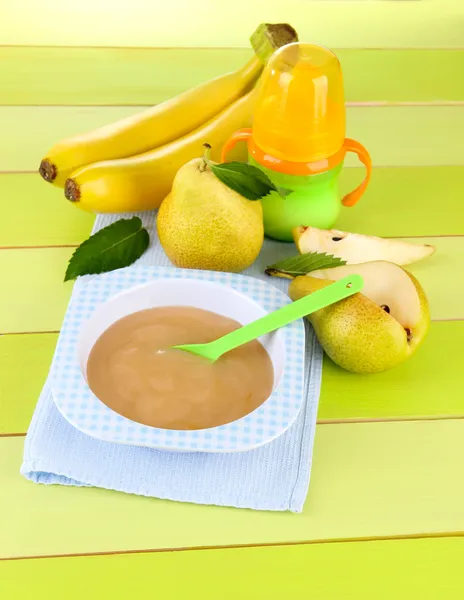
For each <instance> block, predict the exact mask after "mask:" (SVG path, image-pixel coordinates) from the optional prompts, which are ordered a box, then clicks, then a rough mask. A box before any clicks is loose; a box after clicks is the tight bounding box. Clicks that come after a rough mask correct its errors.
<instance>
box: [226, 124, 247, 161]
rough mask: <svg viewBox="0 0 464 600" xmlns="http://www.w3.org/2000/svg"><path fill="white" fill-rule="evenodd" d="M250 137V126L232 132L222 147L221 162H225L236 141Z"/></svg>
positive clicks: (245, 140)
mask: <svg viewBox="0 0 464 600" xmlns="http://www.w3.org/2000/svg"><path fill="white" fill-rule="evenodd" d="M249 139H251V128H247V129H239V130H238V131H236V132H235V133H233V134H232V135H231V136H230V138H229V139H228V140H227V142H226V143H225V144H224V146H223V147H222V153H221V162H226V156H227V154H228V153H229V152H230V151H231V150H232V148H234V146H235V144H237V143H238V142H248V140H249Z"/></svg>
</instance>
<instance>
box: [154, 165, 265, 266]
mask: <svg viewBox="0 0 464 600" xmlns="http://www.w3.org/2000/svg"><path fill="white" fill-rule="evenodd" d="M157 228H158V235H159V239H160V242H161V245H162V246H163V249H164V251H165V252H166V254H167V256H168V258H169V259H170V260H171V262H172V263H173V264H175V265H176V266H178V267H182V268H190V269H209V270H214V271H232V272H239V271H243V270H244V269H246V268H247V267H249V266H250V265H251V264H253V262H254V261H255V259H256V257H257V256H258V254H259V252H260V250H261V246H262V245H263V239H264V227H263V212H262V207H261V202H260V201H259V200H255V201H251V200H247V199H246V198H244V197H243V196H241V195H240V194H238V193H237V192H235V191H234V190H232V189H230V188H229V187H227V186H226V185H224V184H223V183H222V182H221V181H220V180H219V179H218V178H217V177H216V176H215V175H214V174H213V172H212V171H211V169H210V168H209V167H208V165H207V162H206V161H205V160H204V159H202V158H197V159H193V160H191V161H190V162H188V163H186V164H185V165H184V166H183V167H181V168H180V169H179V171H178V172H177V174H176V177H175V179H174V182H173V186H172V190H171V193H170V194H169V195H168V196H167V197H166V198H165V199H164V200H163V203H162V204H161V207H160V209H159V213H158V221H157Z"/></svg>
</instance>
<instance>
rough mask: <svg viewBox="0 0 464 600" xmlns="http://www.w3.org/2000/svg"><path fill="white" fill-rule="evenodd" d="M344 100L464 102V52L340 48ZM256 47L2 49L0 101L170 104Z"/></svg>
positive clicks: (238, 62) (234, 65)
mask: <svg viewBox="0 0 464 600" xmlns="http://www.w3.org/2000/svg"><path fill="white" fill-rule="evenodd" d="M335 52H336V54H337V56H338V57H339V59H340V62H341V64H342V70H343V78H344V86H345V98H346V100H347V101H348V102H353V101H392V102H405V101H408V102H426V101H441V102H443V101H450V100H451V101H453V100H464V78H463V77H462V76H461V74H462V72H463V71H464V51H462V50H347V49H340V50H335ZM250 56H251V50H247V49H245V48H243V49H240V48H236V49H232V48H231V49H220V48H209V49H204V48H169V49H164V48H163V49H161V48H146V49H135V48H134V49H130V50H128V49H126V50H124V49H121V48H120V49H116V48H113V49H111V48H99V49H96V48H40V47H35V48H22V47H14V48H8V47H6V48H5V47H4V48H0V64H2V65H3V67H2V70H1V71H0V89H2V95H1V98H0V103H1V104H17V105H28V104H32V105H37V104H69V105H79V104H96V105H110V104H140V105H147V104H148V105H149V104H157V103H159V102H163V101H164V100H166V99H168V98H171V97H173V96H175V95H177V94H179V93H180V92H183V91H184V90H187V89H188V88H191V87H193V86H195V85H197V84H199V83H201V82H203V81H207V80H208V79H212V78H213V77H217V76H218V75H221V74H223V73H227V72H229V71H233V70H235V69H237V68H239V67H240V66H241V65H242V64H244V63H245V61H246V60H248V58H249V57H250Z"/></svg>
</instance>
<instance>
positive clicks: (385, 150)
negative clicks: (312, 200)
mask: <svg viewBox="0 0 464 600" xmlns="http://www.w3.org/2000/svg"><path fill="white" fill-rule="evenodd" d="M139 110H140V108H138V107H105V108H103V107H10V106H8V107H7V106H2V107H0V131H1V132H2V136H1V138H0V169H1V170H2V171H15V170H18V171H22V170H30V171H36V170H37V169H38V166H39V163H40V160H41V158H43V156H44V155H45V154H46V153H47V152H48V150H49V149H50V148H51V147H52V146H53V145H54V144H55V143H56V142H58V141H59V140H61V139H62V138H64V137H67V136H68V135H72V134H75V133H79V132H84V131H87V130H91V129H94V128H95V127H97V126H99V125H104V124H107V123H111V122H113V121H116V120H118V119H120V118H122V117H125V116H127V115H130V114H134V113H135V112H137V111H139ZM347 136H348V137H352V138H355V139H357V140H359V141H360V142H361V143H363V144H364V145H365V146H366V147H367V149H368V150H369V152H370V153H371V155H372V160H373V163H374V165H376V166H382V167H384V166H439V165H463V164H464V146H463V144H462V140H463V139H464V106H439V107H413V106H407V107H405V106H399V107H355V108H349V109H348V111H347ZM346 164H347V165H348V166H356V165H359V163H358V162H357V160H356V158H355V157H354V156H352V155H350V156H349V157H348V158H347V161H346Z"/></svg>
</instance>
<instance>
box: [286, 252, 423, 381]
mask: <svg viewBox="0 0 464 600" xmlns="http://www.w3.org/2000/svg"><path fill="white" fill-rule="evenodd" d="M353 273H358V274H359V275H361V276H362V277H363V279H364V287H363V292H362V294H360V293H359V294H355V295H353V296H351V297H349V298H346V299H345V300H341V301H340V302H337V303H335V304H332V305H330V306H327V307H326V308H323V309H321V310H319V311H317V312H315V313H313V314H311V315H309V316H308V319H309V321H310V322H311V323H312V325H313V327H314V330H315V332H316V335H317V337H318V339H319V341H320V343H321V345H322V347H323V348H324V350H325V352H326V353H327V354H328V356H330V358H331V359H332V360H333V361H334V362H335V363H337V364H338V365H339V366H341V367H343V368H344V369H347V370H349V371H353V372H354V373H379V372H381V371H386V370H387V369H391V368H392V367H394V366H396V365H398V364H400V363H401V362H403V361H404V360H406V359H407V358H408V357H409V356H411V354H413V352H414V351H415V350H416V349H417V348H418V347H419V345H420V344H421V343H422V342H423V340H424V338H425V336H426V334H427V331H428V328H429V324H430V312H429V306H428V302H427V297H426V295H425V292H424V290H423V289H422V287H421V285H420V283H419V282H418V281H417V279H416V278H415V277H414V276H413V275H411V273H409V272H408V271H406V270H404V269H402V268H401V267H399V266H398V265H395V264H393V263H389V262H385V261H375V262H371V263H363V264H358V265H345V266H343V267H335V268H333V269H326V270H321V271H313V272H311V273H310V274H308V275H305V276H301V277H297V278H296V279H294V280H293V282H292V283H291V284H290V287H289V294H290V297H291V298H292V300H298V299H299V298H301V297H303V296H306V295H307V294H311V293H313V292H315V291H317V290H318V289H321V288H323V287H325V286H327V285H330V283H332V282H333V281H337V280H338V279H341V278H342V277H345V276H347V275H351V274H353Z"/></svg>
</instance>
